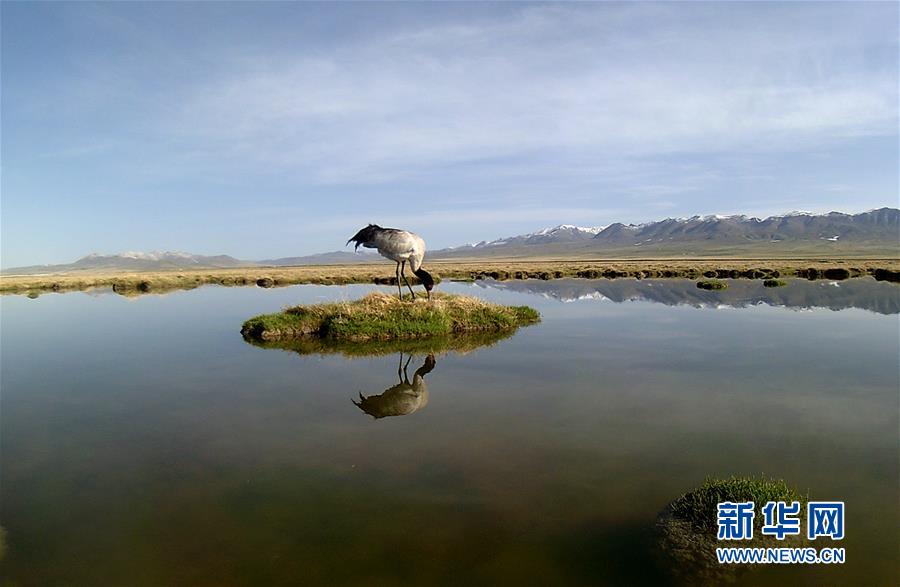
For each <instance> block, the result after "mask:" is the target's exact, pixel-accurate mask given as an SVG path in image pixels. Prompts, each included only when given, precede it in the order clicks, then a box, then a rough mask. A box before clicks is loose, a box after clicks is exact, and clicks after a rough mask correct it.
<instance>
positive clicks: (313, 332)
mask: <svg viewBox="0 0 900 587" xmlns="http://www.w3.org/2000/svg"><path fill="white" fill-rule="evenodd" d="M539 320H540V314H539V313H538V312H537V311H536V310H534V309H532V308H529V307H527V306H501V305H498V304H492V303H489V302H485V301H484V300H481V299H478V298H473V297H468V296H456V295H448V294H436V295H433V296H432V299H431V300H430V301H429V300H426V299H421V298H420V299H416V300H402V301H401V300H400V299H398V298H397V296H393V295H387V294H384V293H377V292H376V293H372V294H369V295H367V296H366V297H364V298H362V299H360V300H355V301H352V302H335V303H328V304H316V305H309V306H295V307H292V308H287V309H285V310H284V311H282V312H278V313H276V314H264V315H262V316H256V317H255V318H251V319H250V320H247V321H246V322H245V323H244V326H243V328H242V329H241V333H242V334H243V335H244V337H245V338H248V339H251V340H261V341H274V340H289V339H295V338H304V337H312V338H318V339H323V340H329V341H368V340H393V339H408V338H427V337H440V336H449V335H454V334H458V333H466V332H504V331H511V330H514V329H516V328H518V327H519V326H523V325H526V324H533V323H535V322H538V321H539Z"/></svg>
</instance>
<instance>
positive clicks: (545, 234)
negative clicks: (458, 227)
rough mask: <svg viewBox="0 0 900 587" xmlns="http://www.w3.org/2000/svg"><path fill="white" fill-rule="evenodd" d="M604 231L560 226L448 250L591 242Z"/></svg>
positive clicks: (596, 227) (595, 228) (565, 225)
mask: <svg viewBox="0 0 900 587" xmlns="http://www.w3.org/2000/svg"><path fill="white" fill-rule="evenodd" d="M603 229H604V227H603V226H575V225H572V224H560V225H559V226H553V227H549V228H543V229H541V230H538V231H537V232H530V233H528V234H520V235H517V236H510V237H506V238H498V239H496V240H492V241H481V242H480V243H474V244H467V245H463V246H461V247H452V248H451V249H448V250H460V249H469V250H472V249H487V248H492V247H500V246H504V245H505V246H522V245H525V246H527V245H546V244H554V243H575V242H584V241H589V240H590V239H592V238H594V237H595V236H596V235H597V234H599V233H600V231H602V230H603Z"/></svg>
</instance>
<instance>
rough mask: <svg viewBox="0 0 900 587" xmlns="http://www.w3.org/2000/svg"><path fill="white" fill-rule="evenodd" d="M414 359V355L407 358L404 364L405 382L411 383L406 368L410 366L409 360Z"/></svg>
mask: <svg viewBox="0 0 900 587" xmlns="http://www.w3.org/2000/svg"><path fill="white" fill-rule="evenodd" d="M410 361H412V355H410V356H409V358H407V359H406V364H405V365H403V383H406V384H409V373H407V372H406V368H407V367H409V362H410Z"/></svg>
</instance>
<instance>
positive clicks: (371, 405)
mask: <svg viewBox="0 0 900 587" xmlns="http://www.w3.org/2000/svg"><path fill="white" fill-rule="evenodd" d="M411 360H412V356H410V357H408V358H407V359H406V363H404V362H403V353H400V364H399V365H398V366H397V378H398V379H399V380H400V382H399V383H397V384H396V385H394V386H392V387H389V388H387V389H385V390H384V392H382V393H381V394H379V395H370V396H364V395H363V394H362V392H360V394H359V401H357V400H351V401H352V402H353V405H355V406H356V407H358V408H359V409H360V410H362V411H363V412H365V413H367V414H369V415H370V416H372V417H373V418H375V419H376V420H377V419H379V418H386V417H388V416H406V415H408V414H412V413H413V412H415V411H417V410H421V409H422V408H424V407H425V406H426V405H428V386H427V385H425V375H427V374H428V373H430V372H431V370H432V369H434V365H435V360H434V355H433V354H429V355H428V356H427V357H425V362H424V363H422V366H421V367H419V368H418V369H416V371H415V373H413V379H412V382H410V380H409V374H408V373H407V368H408V367H409V362H410V361H411Z"/></svg>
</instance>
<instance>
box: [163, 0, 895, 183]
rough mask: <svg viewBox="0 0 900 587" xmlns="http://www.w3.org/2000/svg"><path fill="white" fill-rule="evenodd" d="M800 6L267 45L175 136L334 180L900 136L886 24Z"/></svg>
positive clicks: (600, 15) (198, 106)
mask: <svg viewBox="0 0 900 587" xmlns="http://www.w3.org/2000/svg"><path fill="white" fill-rule="evenodd" d="M734 10H736V11H741V10H745V8H744V7H736V8H734ZM798 10H800V9H798V8H796V7H792V6H791V5H778V6H777V7H772V8H766V9H765V10H762V11H757V12H754V13H752V14H747V15H743V16H742V15H735V14H732V13H731V12H730V11H726V10H723V9H722V8H721V7H713V8H712V9H711V10H704V9H702V8H700V7H696V6H692V10H684V9H683V7H681V6H674V5H671V6H655V5H654V6H645V5H625V6H622V5H603V6H588V7H584V6H552V7H539V8H531V9H527V10H522V11H521V12H519V13H518V14H516V15H514V16H512V17H510V18H505V19H495V20H489V21H487V22H472V23H468V24H465V25H458V24H453V25H446V26H440V25H438V26H433V27H424V28H421V29H418V30H414V31H410V32H405V33H403V34H399V35H394V36H392V37H390V38H386V39H377V40H373V41H370V42H368V43H367V44H364V45H358V44H356V45H352V46H350V47H347V48H341V49H338V50H336V51H334V52H332V53H330V54H327V55H317V56H315V57H313V56H302V55H285V54H276V55H274V56H271V57H267V56H262V55H254V56H250V57H247V58H246V59H245V61H244V63H245V65H244V66H243V67H238V68H237V69H236V70H235V71H233V72H231V73H230V74H229V75H224V76H218V77H216V78H214V79H210V80H209V81H208V82H207V83H206V84H204V85H202V86H201V87H197V88H194V89H193V90H192V91H190V92H189V93H188V95H187V96H185V99H184V101H183V102H182V104H183V107H182V110H181V112H180V115H178V116H176V117H175V118H174V119H172V121H173V122H175V125H174V127H173V129H175V130H179V131H181V132H183V133H184V134H185V135H186V138H189V139H197V140H201V139H202V141H203V142H204V144H206V145H212V146H210V147H209V148H210V149H213V150H214V151H215V152H216V154H217V155H221V154H222V153H223V152H225V153H229V154H231V155H232V156H234V157H235V158H238V159H243V160H248V161H252V162H253V164H260V163H263V164H266V165H271V166H275V167H279V168H280V167H293V168H295V169H298V170H302V173H304V174H305V175H306V176H307V177H310V178H311V179H313V180H315V181H318V182H325V183H333V182H337V183H340V182H371V181H386V180H391V179H395V178H397V177H398V176H399V177H404V176H406V177H408V176H415V175H416V174H421V173H427V172H431V171H433V170H435V169H436V168H439V169H440V168H445V167H447V166H449V165H455V164H460V163H466V162H478V161H485V160H491V159H499V158H510V157H516V158H520V159H524V160H532V161H534V162H536V164H537V165H539V166H540V165H541V163H540V162H541V161H543V160H545V159H546V158H547V157H548V155H549V156H550V158H551V159H552V158H554V157H565V154H566V153H571V154H573V155H574V157H573V158H577V159H578V160H580V161H582V162H583V165H586V166H588V167H589V166H590V165H592V164H595V163H597V162H598V161H604V160H608V159H609V158H621V157H623V156H630V157H646V156H651V155H658V154H669V153H692V152H694V153H696V152H722V151H728V150H736V149H741V150H766V151H771V150H772V149H787V150H790V149H793V148H798V147H803V146H805V145H808V144H811V143H815V144H821V143H822V142H834V141H841V140H846V139H848V138H852V137H859V136H870V135H885V134H890V133H893V132H895V129H896V123H897V79H896V71H895V69H894V68H893V67H892V62H891V61H890V60H885V61H884V62H882V63H874V64H873V63H871V62H867V61H866V60H864V59H863V56H864V54H865V53H866V51H871V49H872V47H871V46H870V45H871V44H870V42H869V40H868V39H869V37H870V34H871V32H872V29H873V28H879V27H882V26H883V25H882V24H881V23H879V22H877V21H876V20H874V19H872V18H867V17H866V16H865V15H864V14H862V15H860V14H857V13H856V12H854V11H844V12H846V14H843V13H842V14H841V15H839V16H842V17H847V18H849V19H850V20H849V21H847V20H845V21H844V22H843V23H842V27H841V31H840V33H839V34H835V35H823V34H822V29H821V28H820V25H821V24H822V23H821V21H822V19H824V18H825V17H826V16H828V14H831V13H833V9H827V10H826V9H822V10H816V9H815V7H814V8H812V9H810V8H809V7H804V8H803V9H802V16H803V19H798V18H796V17H798V16H799V15H800V12H798ZM686 13H691V14H693V16H694V17H692V18H688V17H687V16H686ZM698 13H699V16H700V18H696V16H697V14H698ZM810 13H812V14H810ZM832 16H833V14H832ZM746 19H750V20H751V22H749V23H748V22H747V20H746ZM785 20H787V21H789V22H790V23H791V26H785V25H783V24H782V22H783V21H785ZM752 21H755V22H752ZM751 25H755V26H751ZM757 26H758V27H764V29H763V30H765V31H766V33H764V34H760V33H759V29H758V28H756V27H757ZM524 168H525V169H528V170H529V171H530V172H532V173H535V172H538V171H546V170H543V169H536V168H535V167H533V166H531V165H527V166H524Z"/></svg>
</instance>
